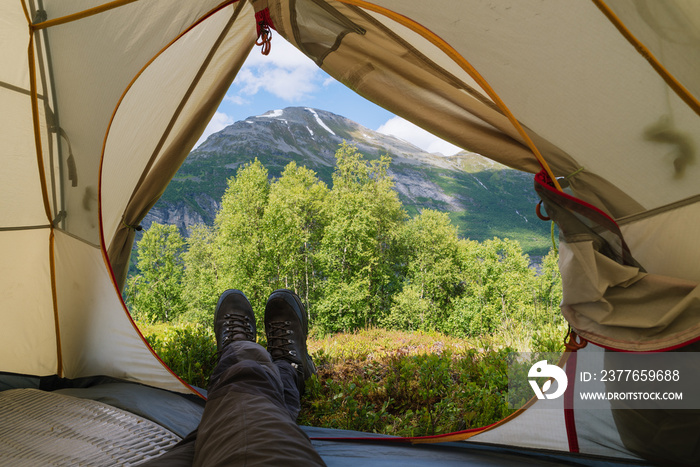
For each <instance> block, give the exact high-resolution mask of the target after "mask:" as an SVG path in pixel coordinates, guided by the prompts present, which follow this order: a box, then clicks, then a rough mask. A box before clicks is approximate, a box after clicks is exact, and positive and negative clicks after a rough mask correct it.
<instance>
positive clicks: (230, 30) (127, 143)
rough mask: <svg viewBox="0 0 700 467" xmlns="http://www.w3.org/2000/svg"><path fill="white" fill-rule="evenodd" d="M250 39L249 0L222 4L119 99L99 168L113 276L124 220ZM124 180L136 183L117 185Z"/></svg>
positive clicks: (201, 119)
mask: <svg viewBox="0 0 700 467" xmlns="http://www.w3.org/2000/svg"><path fill="white" fill-rule="evenodd" d="M254 42H255V20H254V16H253V10H252V7H251V6H250V5H249V4H248V3H245V2H242V3H239V4H236V5H233V6H230V7H227V8H225V9H222V10H221V11H219V12H217V13H216V14H214V15H212V16H211V17H210V18H208V19H207V21H206V22H204V23H202V24H200V25H198V26H197V27H195V28H194V29H193V30H192V32H191V33H189V34H187V35H186V36H184V37H183V38H182V39H180V40H178V41H177V42H176V43H175V44H173V45H172V46H171V47H168V48H167V49H166V50H165V51H164V52H163V53H162V54H160V55H159V56H158V58H157V59H156V60H155V61H154V62H153V63H152V64H151V65H150V66H149V67H148V68H147V69H146V70H144V72H143V73H142V75H141V76H140V77H139V79H138V80H137V81H136V82H135V83H134V86H132V88H130V89H129V93H128V94H127V95H126V96H125V99H124V100H123V101H122V102H121V103H120V106H119V110H118V111H117V113H116V115H115V118H114V120H113V122H112V125H111V127H110V129H109V135H108V138H107V142H106V146H105V153H104V161H103V169H102V176H103V178H102V220H103V234H104V236H105V240H104V241H105V244H106V245H108V248H109V250H108V251H109V256H110V259H111V263H112V267H113V269H114V272H115V276H116V277H117V280H118V283H120V284H122V283H123V278H124V276H125V274H126V271H127V268H128V261H129V253H130V250H131V241H132V239H133V231H131V232H130V231H129V228H128V227H127V225H132V226H133V225H136V224H138V223H139V222H140V220H141V219H142V218H143V217H144V216H145V215H146V214H147V213H148V210H149V209H150V208H151V207H152V206H153V204H155V202H156V201H157V199H158V197H159V196H160V195H161V194H162V192H163V191H164V190H165V187H166V185H167V182H168V181H169V180H170V179H171V178H172V176H173V175H174V174H175V172H176V171H177V169H178V167H179V166H180V164H181V163H182V161H183V160H184V158H185V157H186V155H187V154H188V152H189V151H188V150H186V149H187V148H191V147H192V146H193V145H194V144H195V142H196V141H197V139H198V137H199V135H200V134H201V132H202V131H203V130H204V128H205V126H206V124H207V122H208V121H209V120H210V119H211V116H212V115H213V113H214V112H215V110H216V108H217V106H218V104H219V103H220V101H221V99H222V98H223V96H224V95H225V93H226V90H227V89H228V87H229V85H230V83H231V81H232V80H233V78H234V76H235V75H236V73H237V72H238V70H239V69H240V67H241V65H242V64H243V62H244V61H245V58H246V57H247V55H248V53H249V51H250V49H251V47H252V46H253V43H254ZM205 50H207V51H209V50H210V52H209V53H208V54H204V53H202V51H205ZM174 96H178V97H177V98H174ZM143 128H149V129H152V130H153V132H152V133H151V132H150V131H149V132H144V131H143ZM153 135H155V136H153ZM125 182H126V183H128V185H129V186H134V187H135V188H134V189H133V190H132V191H125V190H123V184H124V183H125Z"/></svg>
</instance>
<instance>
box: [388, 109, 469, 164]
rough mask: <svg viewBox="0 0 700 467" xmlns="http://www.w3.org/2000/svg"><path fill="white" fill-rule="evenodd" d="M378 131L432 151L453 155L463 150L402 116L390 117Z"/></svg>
mask: <svg viewBox="0 0 700 467" xmlns="http://www.w3.org/2000/svg"><path fill="white" fill-rule="evenodd" d="M377 131H378V132H379V133H382V134H385V135H392V136H396V137H397V138H401V139H403V140H405V141H408V142H409V143H411V144H414V145H416V146H418V147H419V148H421V149H422V150H424V151H427V152H431V153H437V152H439V153H442V154H444V155H445V156H451V155H453V154H456V153H458V152H459V151H461V150H462V149H461V148H459V147H457V146H455V145H454V144H451V143H448V142H447V141H445V140H442V139H440V138H438V137H437V136H435V135H433V134H431V133H429V132H427V131H425V130H424V129H422V128H420V127H418V126H416V125H414V124H413V123H411V122H409V121H408V120H404V119H403V118H401V117H394V118H391V119H389V120H388V121H387V122H386V123H385V124H384V125H382V126H380V127H379V128H378V129H377Z"/></svg>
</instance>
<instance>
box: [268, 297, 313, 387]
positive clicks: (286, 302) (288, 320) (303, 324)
mask: <svg viewBox="0 0 700 467" xmlns="http://www.w3.org/2000/svg"><path fill="white" fill-rule="evenodd" d="M308 332H309V323H308V320H307V318H306V310H305V309H304V305H303V304H302V303H301V299H300V298H299V297H298V296H297V294H295V293H294V292H292V291H291V290H286V289H279V290H275V291H274V292H272V294H271V295H270V297H269V298H268V299H267V304H266V305H265V334H266V335H267V351H268V352H269V353H270V356H271V357H272V360H273V361H275V360H286V361H288V362H289V363H290V364H291V365H292V367H294V368H295V369H296V372H297V388H299V395H302V394H304V386H305V385H304V381H306V379H308V378H310V377H311V375H315V374H316V366H315V365H314V362H313V360H311V357H310V356H309V354H308V352H307V350H306V335H307V334H308Z"/></svg>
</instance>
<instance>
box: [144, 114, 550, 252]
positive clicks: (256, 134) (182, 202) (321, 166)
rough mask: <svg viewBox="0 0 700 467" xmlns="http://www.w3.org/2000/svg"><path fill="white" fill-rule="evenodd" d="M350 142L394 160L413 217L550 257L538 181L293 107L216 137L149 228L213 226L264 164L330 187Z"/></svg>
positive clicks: (187, 168) (191, 161)
mask: <svg viewBox="0 0 700 467" xmlns="http://www.w3.org/2000/svg"><path fill="white" fill-rule="evenodd" d="M343 141H347V142H348V143H351V144H355V145H356V146H357V147H358V149H359V150H360V152H362V153H363V154H364V155H365V157H367V158H368V159H374V158H378V157H379V156H380V155H382V154H389V155H390V156H391V157H392V165H391V174H392V175H393V176H394V180H395V182H396V190H397V191H398V192H399V195H400V197H401V200H402V202H403V203H404V206H405V207H406V209H407V211H408V212H409V214H411V215H413V214H416V213H418V212H419V211H420V210H421V209H424V208H433V209H438V210H441V211H446V212H448V213H449V215H450V218H451V219H452V220H453V222H454V223H455V224H456V225H457V227H458V229H459V232H460V235H461V236H463V237H465V238H467V237H468V238H471V239H474V240H480V241H482V240H485V239H488V238H493V237H507V238H512V239H516V240H518V241H519V242H520V243H521V245H522V246H523V249H524V250H525V251H526V252H527V253H529V254H530V255H531V256H540V255H543V254H546V252H547V250H548V249H549V247H550V245H551V240H550V225H549V224H548V223H546V222H542V221H540V220H539V219H538V218H537V216H536V215H535V214H534V212H535V211H534V208H535V204H536V203H537V201H538V198H537V196H536V195H535V193H534V190H533V181H532V178H533V176H532V175H531V174H526V173H522V172H518V171H515V170H512V169H509V168H506V167H504V166H502V165H500V164H497V163H495V162H493V161H490V160H488V159H485V158H483V157H481V156H479V155H478V154H473V153H468V152H461V153H459V154H456V155H454V156H451V157H445V156H442V155H438V154H430V153H426V152H425V151H422V150H421V149H420V148H418V147H416V146H413V145H412V144H410V143H408V142H406V141H403V140H401V139H398V138H395V137H393V136H387V135H383V134H380V133H377V132H375V131H373V130H370V129H368V128H365V127H362V126H361V125H359V124H357V123H355V122H353V121H351V120H349V119H347V118H344V117H342V116H339V115H335V114H332V113H330V112H325V111H322V110H316V109H309V108H301V107H289V108H286V109H284V110H275V111H271V112H267V113H266V114H264V115H261V116H256V117H249V118H248V119H246V120H243V121H239V122H236V123H234V124H233V125H231V126H229V127H227V128H225V129H224V130H222V131H220V132H218V133H215V134H213V135H211V136H210V137H209V138H208V139H207V140H206V141H205V142H204V143H203V144H202V145H200V146H199V147H198V148H197V149H195V150H194V151H192V153H191V154H190V156H189V157H188V159H187V160H186V161H185V163H184V164H183V166H182V167H181V168H180V170H179V171H178V173H177V175H176V176H175V178H174V179H173V181H172V182H171V183H170V185H169V186H168V188H167V189H166V191H165V193H164V195H163V196H162V198H161V199H160V200H159V201H158V203H157V204H156V205H155V206H154V208H153V209H152V210H151V212H150V213H149V215H148V216H147V218H146V219H144V222H143V225H144V227H147V226H148V225H150V223H151V222H160V223H166V224H176V225H178V226H179V227H180V229H181V231H182V232H183V233H186V230H187V227H188V226H189V225H192V224H195V223H206V224H210V225H211V224H212V223H213V220H214V217H215V216H216V212H217V210H218V208H219V203H220V201H221V197H222V195H223V194H224V191H225V189H226V186H227V180H228V178H229V177H231V176H233V175H235V173H236V170H237V168H238V167H239V166H240V165H242V164H245V163H247V162H249V161H250V160H253V159H254V158H257V159H258V160H260V161H261V162H262V164H263V165H264V166H265V167H267V169H268V171H269V173H270V176H271V177H278V176H279V175H280V173H281V172H282V170H283V169H284V167H285V166H286V165H287V164H288V163H289V162H290V161H292V160H293V161H296V162H297V164H300V165H305V166H306V167H308V168H310V169H312V170H314V171H315V172H316V173H317V175H318V177H319V178H320V179H322V180H324V181H325V182H326V183H328V184H329V185H330V184H331V174H332V173H333V169H334V165H335V157H334V154H335V151H336V150H337V148H338V145H339V144H340V143H342V142H343Z"/></svg>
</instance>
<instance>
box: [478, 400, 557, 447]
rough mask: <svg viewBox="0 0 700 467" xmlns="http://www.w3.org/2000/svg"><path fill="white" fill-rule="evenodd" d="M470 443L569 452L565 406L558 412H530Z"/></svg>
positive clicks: (527, 411) (544, 410) (545, 410)
mask: <svg viewBox="0 0 700 467" xmlns="http://www.w3.org/2000/svg"><path fill="white" fill-rule="evenodd" d="M557 401H563V398H559V399H558V400H557ZM535 404H537V402H536V403H535ZM469 441H474V442H479V443H490V444H503V445H511V446H520V447H524V448H539V449H551V450H554V451H568V450H569V441H568V439H567V437H566V426H565V424H564V406H563V403H562V404H561V407H560V408H559V409H538V408H529V409H527V410H525V411H524V412H523V413H522V414H521V415H519V416H517V417H516V418H515V419H513V420H511V421H509V422H506V423H504V424H503V425H500V426H498V427H496V428H494V429H492V430H488V431H485V432H483V433H481V434H478V435H475V436H472V437H471V438H469Z"/></svg>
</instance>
